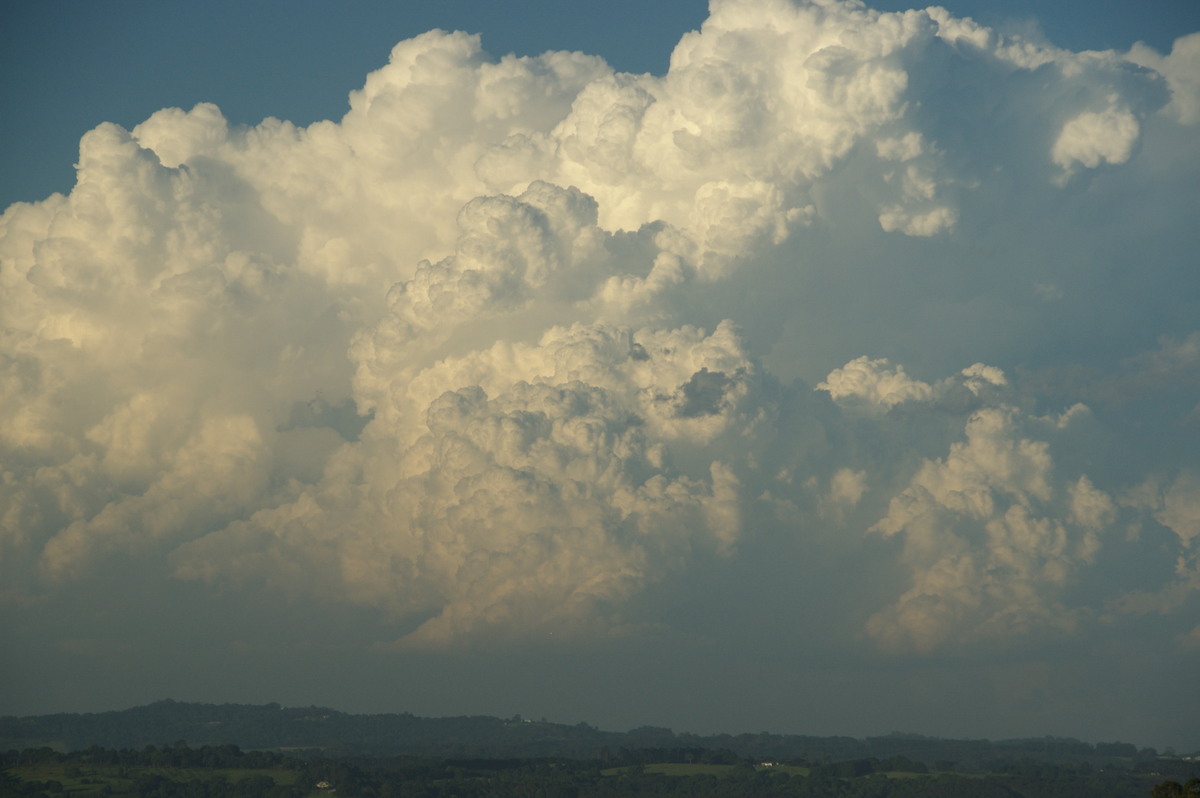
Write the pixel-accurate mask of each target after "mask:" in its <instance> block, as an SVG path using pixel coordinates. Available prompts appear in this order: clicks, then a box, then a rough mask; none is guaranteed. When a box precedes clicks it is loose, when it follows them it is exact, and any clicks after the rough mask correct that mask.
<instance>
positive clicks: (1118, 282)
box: [0, 0, 1200, 655]
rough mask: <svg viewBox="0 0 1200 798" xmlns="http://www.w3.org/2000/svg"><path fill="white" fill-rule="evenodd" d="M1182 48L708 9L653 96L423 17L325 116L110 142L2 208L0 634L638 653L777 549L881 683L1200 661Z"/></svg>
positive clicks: (934, 20) (1196, 383)
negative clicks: (1153, 624)
mask: <svg viewBox="0 0 1200 798" xmlns="http://www.w3.org/2000/svg"><path fill="white" fill-rule="evenodd" d="M1198 53H1200V34H1195V35H1192V36H1188V37H1184V38H1181V39H1179V40H1178V42H1176V44H1175V47H1174V49H1173V50H1172V52H1171V53H1169V54H1163V53H1158V52H1155V51H1154V50H1152V49H1150V48H1147V47H1145V46H1140V45H1139V46H1138V47H1135V48H1134V49H1133V50H1132V51H1130V52H1129V53H1117V52H1085V53H1074V52H1068V51H1064V50H1058V49H1053V48H1052V47H1049V46H1042V45H1036V44H1033V43H1030V42H1027V41H1022V40H1019V39H1012V38H1005V37H1003V36H1001V35H999V34H997V33H996V32H994V31H991V30H988V29H986V28H982V27H980V26H978V25H976V24H974V23H973V22H972V21H970V20H968V19H957V18H955V17H953V16H951V15H950V14H949V13H947V12H946V11H945V10H943V9H940V8H936V7H935V8H929V9H926V10H921V11H917V10H914V11H907V12H904V13H880V12H876V11H873V10H871V9H869V8H867V7H865V6H863V5H861V4H860V3H857V2H852V1H849V2H841V1H839V0H814V1H813V2H792V1H791V0H714V2H713V4H712V9H711V15H710V17H709V19H708V21H707V22H706V23H705V24H704V26H703V28H702V29H701V30H699V31H696V32H693V33H689V34H688V35H686V36H684V37H683V39H682V40H681V41H680V42H679V45H678V46H677V48H676V49H675V51H674V54H673V56H672V59H671V66H670V70H669V71H668V73H667V74H666V75H664V76H661V77H659V76H652V75H629V74H621V73H614V72H613V71H612V70H611V69H610V68H609V67H608V66H607V65H606V64H605V63H604V62H603V61H602V60H601V59H598V58H595V57H591V56H586V55H582V54H578V53H563V52H550V53H546V54H544V55H542V56H539V57H537V58H517V57H512V56H509V57H504V58H500V59H499V60H497V59H494V58H492V57H491V56H489V55H487V54H486V53H485V52H483V51H482V49H481V45H480V41H479V39H478V38H477V37H475V36H471V35H467V34H465V33H445V32H442V31H432V32H429V33H427V34H424V35H422V36H419V37H417V38H415V39H411V40H408V41H404V42H401V43H400V44H398V45H396V47H395V48H394V49H393V51H392V53H391V57H390V59H389V61H388V63H387V65H386V66H384V67H382V68H380V69H379V70H378V71H376V72H374V73H372V74H370V75H368V76H367V78H366V82H365V84H364V85H363V87H362V88H361V89H359V90H357V91H354V92H352V93H351V95H350V110H349V112H348V113H347V114H346V115H345V117H344V118H343V119H342V120H341V121H340V122H319V123H317V124H314V125H312V126H310V127H308V128H303V129H301V128H296V127H294V126H293V125H291V124H289V123H287V122H281V121H278V120H275V119H267V120H265V121H263V122H262V123H261V124H259V125H257V126H254V127H250V128H230V126H229V125H228V124H227V123H226V121H225V120H224V118H223V117H222V115H221V112H220V111H219V110H218V109H217V108H216V107H214V106H212V105H198V106H196V107H195V108H193V109H191V110H190V111H184V110H180V109H165V110H162V111H160V112H158V113H156V114H154V115H153V116H152V117H151V118H150V119H148V120H146V121H145V122H143V123H142V124H140V125H138V126H136V127H135V128H134V129H133V130H132V131H126V130H123V129H121V128H119V127H117V126H115V125H112V124H102V125H100V126H99V127H97V128H96V129H95V130H93V131H91V132H90V133H88V134H87V135H86V136H85V137H84V138H83V140H82V142H81V144H80V155H79V164H78V182H77V184H76V186H75V188H74V190H73V191H72V192H71V193H70V194H69V195H68V196H61V195H54V196H52V197H50V198H48V199H46V200H44V201H41V202H36V203H28V204H26V203H19V204H16V205H13V206H12V207H10V208H8V209H7V211H5V213H4V215H3V217H2V219H0V283H2V287H0V292H2V298H0V303H2V304H0V313H2V317H0V358H2V360H0V362H2V363H3V368H2V369H0V463H2V471H0V508H2V513H0V572H2V579H3V588H2V591H3V593H2V597H0V600H2V601H4V602H6V603H8V604H9V605H12V606H16V605H18V604H24V603H25V602H28V601H32V600H36V599H37V598H38V597H41V596H47V595H53V594H55V593H58V592H69V591H71V590H73V589H74V587H73V586H74V585H78V584H81V583H82V582H84V581H86V580H89V579H95V578H100V577H99V576H97V575H99V574H105V573H112V569H113V568H114V567H117V568H118V569H119V567H121V564H122V563H127V564H128V567H138V568H150V569H158V570H160V571H163V572H165V573H169V574H170V575H171V576H172V578H175V579H179V580H187V581H191V580H199V581H200V582H201V583H204V584H211V585H212V589H213V590H220V589H224V587H225V586H234V587H237V589H245V590H250V591H267V592H268V593H280V594H283V595H287V596H301V595H302V596H305V597H308V598H314V597H315V600H318V601H322V602H334V603H347V604H351V605H360V606H362V607H366V608H369V609H370V610H373V611H378V612H380V613H382V615H383V617H385V618H386V619H387V621H386V623H387V629H386V631H385V632H382V633H381V637H383V638H386V639H388V640H391V641H398V643H399V645H401V646H423V647H446V646H451V647H454V646H460V645H472V644H477V643H481V642H484V641H492V642H493V643H494V642H496V641H500V640H504V639H507V638H512V637H516V638H518V639H523V638H526V637H528V636H530V635H534V634H541V633H544V632H557V633H558V634H560V635H562V636H564V637H567V638H570V637H571V636H572V635H581V634H587V635H630V634H633V635H636V634H639V633H640V632H639V630H644V629H647V628H651V627H654V626H657V625H661V624H663V623H666V620H665V619H664V618H663V617H661V616H659V615H658V614H656V613H655V611H654V609H653V608H652V607H649V606H647V604H646V603H645V602H642V601H639V596H642V595H643V594H644V593H645V591H646V590H647V589H648V588H649V587H650V586H652V585H662V584H667V583H672V582H678V583H679V584H680V585H687V584H689V583H688V581H687V579H686V578H685V576H686V574H688V573H689V572H690V571H691V570H693V569H715V570H716V571H718V572H719V571H720V570H721V569H722V568H726V567H734V564H736V563H737V561H738V560H739V558H743V557H751V556H753V555H752V554H750V553H748V552H751V551H761V550H763V548H764V547H766V548H770V549H771V550H772V551H773V552H774V556H778V557H784V558H788V557H793V556H794V557H795V562H794V568H793V572H792V577H793V578H794V579H796V580H797V581H799V582H803V581H805V580H807V579H811V578H814V577H815V575H816V574H817V573H818V572H819V571H821V570H822V569H824V568H825V567H826V563H844V562H846V561H847V558H848V556H849V555H850V553H852V552H858V553H859V555H861V556H862V558H863V567H864V568H865V569H871V570H872V573H873V574H874V575H875V576H876V577H878V578H872V579H870V580H865V581H864V580H857V579H854V580H851V579H847V580H844V581H842V582H841V583H840V585H838V586H836V587H831V589H832V590H834V591H836V590H838V589H841V590H844V591H846V593H847V595H846V596H838V595H833V596H831V597H830V601H829V603H828V604H827V605H825V606H823V607H820V608H818V607H809V608H807V610H806V611H807V612H809V613H828V615H829V618H830V622H831V623H838V624H841V625H844V626H846V627H848V628H852V629H854V630H856V632H857V634H858V636H859V643H858V644H856V645H860V644H865V645H866V647H867V648H869V649H875V650H879V651H884V652H908V653H912V654H915V655H928V654H929V653H931V652H934V651H941V650H968V651H969V650H974V649H976V648H979V647H984V648H986V647H988V646H995V645H1015V646H1021V645H1033V644H1034V643H1036V642H1037V641H1039V640H1043V639H1045V638H1046V637H1047V636H1058V637H1061V636H1084V637H1086V636H1088V635H1099V634H1103V633H1105V632H1104V630H1106V629H1112V628H1114V627H1120V626H1121V625H1122V624H1130V623H1133V622H1134V621H1135V620H1136V619H1138V618H1140V617H1144V616H1146V615H1148V614H1151V613H1154V614H1156V615H1160V616H1162V617H1163V618H1164V619H1166V620H1165V621H1164V623H1165V624H1166V626H1167V627H1169V629H1170V635H1174V636H1173V637H1171V641H1172V642H1171V645H1178V646H1180V647H1181V650H1185V651H1186V650H1188V647H1191V650H1193V651H1194V650H1195V648H1196V647H1197V646H1198V645H1200V627H1194V621H1195V617H1194V613H1195V611H1196V609H1197V607H1198V606H1200V604H1198V602H1200V599H1198V598H1197V591H1198V590H1200V463H1198V461H1197V460H1196V452H1197V451H1200V447H1198V446H1197V444H1198V443H1200V440H1198V438H1197V424H1198V423H1200V406H1198V405H1197V404H1196V401H1197V388H1198V387H1200V356H1198V355H1197V352H1198V351H1200V329H1198V328H1197V324H1196V319H1197V318H1200V314H1198V313H1197V311H1198V310H1200V308H1198V303H1197V299H1198V298H1200V272H1198V271H1197V270H1196V268H1195V267H1196V260H1195V258H1196V252H1197V251H1200V239H1198V237H1197V235H1198V234H1197V230H1198V227H1197V225H1196V219H1195V210H1196V207H1197V205H1198V200H1200V196H1197V195H1198V190H1197V186H1200V174H1198V172H1200V157H1198V156H1200V135H1198V129H1197V125H1198V124H1200V113H1198V112H1197V109H1198V108H1200V81H1197V79H1196V75H1197V63H1198V60H1197V59H1198V55H1197V54H1198ZM796 541H805V543H804V544H803V546H804V551H805V552H807V555H806V556H805V557H800V556H798V555H797V554H796V552H797V550H798V549H797V548H796V547H797V545H798V544H797V543H796ZM134 564H136V566H135V565H134ZM680 589H681V590H683V589H691V588H684V587H681V588H680ZM781 593H784V594H786V590H783V591H781ZM851 593H852V594H853V595H854V600H853V601H849V600H847V599H848V598H849V595H850V594H851ZM797 595H799V594H797ZM864 595H865V596H866V601H864V600H863V597H864ZM796 601H800V598H796ZM747 611H748V612H749V611H750V610H747ZM1189 618H1191V620H1188V619H1189Z"/></svg>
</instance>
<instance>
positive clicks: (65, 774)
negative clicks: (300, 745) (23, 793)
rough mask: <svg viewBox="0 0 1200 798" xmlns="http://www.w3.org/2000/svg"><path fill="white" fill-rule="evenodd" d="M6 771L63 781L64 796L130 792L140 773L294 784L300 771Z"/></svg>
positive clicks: (73, 767) (72, 767)
mask: <svg viewBox="0 0 1200 798" xmlns="http://www.w3.org/2000/svg"><path fill="white" fill-rule="evenodd" d="M9 772H10V773H12V774H13V775H14V776H16V777H17V778H19V779H21V780H22V781H41V782H50V781H56V782H58V783H59V784H61V785H62V793H61V794H62V795H63V796H78V798H84V797H85V796H90V795H104V794H116V795H120V794H124V793H128V792H130V790H131V788H132V787H133V783H134V782H135V781H136V780H137V779H138V777H139V776H162V777H163V778H165V779H168V780H170V781H174V782H188V781H210V780H213V779H224V780H225V781H228V782H229V783H231V784H237V783H238V782H240V781H244V780H245V779H249V778H259V777H262V776H269V777H270V778H271V780H272V781H274V782H275V783H276V784H280V785H291V784H296V783H297V780H298V779H299V778H300V774H299V772H297V771H295V770H288V769H286V768H263V769H251V768H211V769H210V768H171V767H143V766H132V765H130V766H125V765H79V764H70V763H43V764H38V765H18V766H15V767H11V768H9Z"/></svg>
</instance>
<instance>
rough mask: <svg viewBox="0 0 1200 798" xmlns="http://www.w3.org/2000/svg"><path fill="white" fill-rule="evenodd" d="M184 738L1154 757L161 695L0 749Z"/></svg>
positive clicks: (312, 745)
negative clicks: (607, 727)
mask: <svg viewBox="0 0 1200 798" xmlns="http://www.w3.org/2000/svg"><path fill="white" fill-rule="evenodd" d="M177 741H184V742H186V743H187V744H188V745H191V746H201V745H225V744H234V745H237V746H239V747H241V748H246V749H277V750H285V751H286V750H289V749H290V750H304V749H313V750H320V751H322V752H323V753H324V754H326V755H331V754H332V755H346V756H393V755H409V756H427V757H486V758H510V757H523V758H529V757H565V758H571V759H596V758H600V757H601V756H602V754H604V753H606V752H612V754H614V755H615V754H616V753H617V752H618V751H621V750H623V749H624V750H629V751H632V750H639V749H660V750H661V751H662V752H663V753H664V754H666V753H669V752H671V751H674V752H675V753H676V754H678V753H679V750H680V749H698V750H699V749H702V750H720V749H724V750H728V751H732V752H734V753H736V754H737V755H738V756H741V757H763V758H770V759H780V760H783V759H792V760H796V759H805V760H808V761H813V762H818V761H822V760H829V761H842V760H849V759H855V758H867V757H877V758H884V757H890V756H897V755H900V756H905V757H908V758H909V759H912V760H914V761H917V762H924V763H925V764H926V765H928V766H930V767H934V766H935V765H938V764H949V763H953V764H954V766H955V767H957V768H958V769H960V770H972V769H976V768H981V767H983V766H984V765H985V764H986V763H994V762H996V761H998V760H1008V761H1018V760H1023V759H1032V760H1037V761H1045V762H1054V763H1059V764H1063V763H1083V762H1087V763H1090V764H1091V765H1093V766H1099V767H1105V766H1117V767H1122V768H1125V769H1128V768H1131V767H1133V766H1135V765H1136V764H1138V763H1146V762H1149V761H1153V760H1155V759H1156V758H1157V757H1158V753H1157V752H1156V751H1155V750H1154V749H1152V748H1143V749H1140V750H1139V749H1138V748H1137V747H1136V746H1134V745H1133V744H1131V743H1097V744H1095V745H1093V744H1090V743H1085V742H1081V741H1079V740H1074V739H1064V738H1051V737H1046V738H1039V739H1024V740H1003V741H997V742H992V741H988V740H944V739H938V738H932V737H925V736H922V735H915V734H899V733H893V734H890V735H887V736H884V737H868V738H866V739H862V740H859V739H855V738H851V737H813V736H805V735H792V734H768V733H765V732H763V733H758V734H737V735H730V734H715V735H695V734H686V733H681V734H677V733H675V732H673V731H672V730H671V729H667V728H659V727H651V726H644V727H641V728H638V729H634V730H632V731H628V732H608V731H601V730H599V729H597V728H595V727H593V726H590V725H588V724H587V723H579V724H576V725H573V726H572V725H567V724H562V723H548V722H545V721H530V720H524V719H522V718H521V717H520V716H516V717H513V718H509V719H502V718H495V717H488V716H462V717H447V718H423V717H417V716H414V715H411V714H409V713H389V714H366V715H353V714H348V713H345V712H340V711H338V710H335V709H329V708H326V707H281V706H280V705H279V704H274V703H272V704H265V705H251V704H196V703H185V702H179V701H171V700H164V701H157V702H155V703H153V704H148V705H146V706H140V707H134V708H132V709H126V710H119V711H112V712H99V713H86V714H56V715H37V716H27V717H2V718H0V749H3V750H10V749H25V748H37V747H42V746H48V747H51V748H55V749H58V750H62V751H72V750H81V749H84V748H88V747H91V746H99V747H102V748H114V749H120V748H132V749H141V748H144V747H146V746H148V745H163V744H173V743H175V742H177Z"/></svg>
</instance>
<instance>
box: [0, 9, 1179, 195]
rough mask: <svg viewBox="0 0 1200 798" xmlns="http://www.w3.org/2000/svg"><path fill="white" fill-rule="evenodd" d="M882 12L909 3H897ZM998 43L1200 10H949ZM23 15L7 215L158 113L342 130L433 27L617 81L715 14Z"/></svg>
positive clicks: (2, 183)
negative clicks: (587, 65) (104, 132)
mask: <svg viewBox="0 0 1200 798" xmlns="http://www.w3.org/2000/svg"><path fill="white" fill-rule="evenodd" d="M874 7H876V8H879V9H881V10H889V11H893V10H904V9H906V8H910V7H912V6H911V5H910V4H906V3H902V2H895V0H887V1H886V2H881V3H876V4H875V5H874ZM946 7H947V8H949V9H950V10H951V11H953V12H954V13H955V14H957V15H959V16H969V17H972V18H974V19H975V20H977V21H979V22H981V23H983V24H985V25H989V26H993V27H998V28H1000V29H1012V30H1024V31H1026V32H1032V31H1034V30H1037V29H1038V28H1040V30H1041V31H1042V32H1044V33H1045V35H1046V36H1047V37H1048V38H1049V39H1050V40H1051V41H1053V42H1055V43H1056V44H1058V45H1059V46H1062V47H1068V48H1071V49H1074V50H1082V49H1108V48H1113V49H1126V48H1128V47H1129V46H1130V45H1132V44H1133V43H1134V42H1135V41H1144V42H1146V43H1148V44H1151V45H1153V46H1154V47H1157V48H1158V49H1160V50H1166V49H1169V47H1170V45H1171V42H1173V41H1174V39H1175V37H1177V36H1179V35H1180V34H1183V33H1189V32H1191V31H1193V30H1196V29H1197V28H1200V4H1197V3H1195V2H1194V1H1193V0H1152V1H1151V2H1146V3H1140V4H1138V6H1137V7H1136V8H1134V7H1131V6H1130V4H1129V3H1127V2H1122V0H1104V1H1103V2H1087V3H1085V2H1079V0H1069V1H1068V0H1054V2H1029V1H1028V0H1008V1H1007V2H1003V3H994V2H979V0H964V1H963V2H956V3H947V4H946ZM332 9H333V7H332V6H331V5H330V4H329V3H326V2H319V1H314V0H302V1H301V2H298V3H297V2H287V3H281V2H270V1H264V2H256V3H239V2H227V1H226V0H219V2H213V3H204V4H199V5H198V4H196V3H187V2H145V1H144V0H130V2H123V3H110V2H102V3H80V2H64V0H49V2H44V3H16V4H12V5H10V6H8V7H7V8H6V9H5V11H4V12H3V15H4V23H5V24H4V26H3V30H2V31H0V41H2V43H3V47H2V48H0V69H3V73H4V74H5V75H6V76H7V77H6V79H5V80H4V82H3V86H2V88H0V91H2V92H3V94H2V95H0V97H2V100H0V109H3V111H2V112H0V142H3V143H4V147H3V152H2V153H0V204H3V205H8V204H9V203H11V202H15V201H19V200H23V201H31V200H36V199H41V198H42V197H44V196H46V195H47V194H49V193H50V192H52V191H66V190H68V189H69V188H70V186H71V184H72V182H73V180H74V176H73V173H72V171H71V164H72V163H74V157H75V155H76V154H77V151H78V145H79V137H80V136H82V135H83V133H85V132H86V131H88V130H90V129H91V128H93V127H95V126H96V125H97V124H99V123H100V122H104V121H112V122H117V123H118V124H122V125H128V126H132V125H135V124H137V123H138V122H140V121H141V120H143V119H145V118H146V117H147V116H149V115H150V114H152V113H153V112H154V111H157V110H158V109H159V108H164V107H169V106H177V107H181V108H190V107H191V106H192V105H195V104H196V103H198V102H213V103H216V104H217V105H218V106H220V107H221V109H222V111H223V112H224V114H225V116H226V117H227V118H228V119H230V120H231V121H233V122H236V123H241V124H255V123H257V122H258V121H259V120H261V119H262V118H264V117H266V116H275V117H278V118H280V119H288V120H291V121H293V122H295V123H297V124H308V123H310V122H314V121H316V120H318V119H337V118H339V117H340V116H341V114H342V113H344V112H345V110H346V94H347V92H348V91H349V89H350V88H352V87H354V88H356V87H357V85H358V81H359V80H360V79H361V78H362V76H363V75H365V74H366V72H368V71H369V70H371V69H374V68H376V67H378V66H379V65H380V64H381V63H382V62H383V60H384V59H385V58H386V55H387V52H388V50H389V49H390V48H391V46H392V45H393V44H395V43H396V42H397V41H399V40H400V39H403V38H407V37H409V36H413V35H416V34H418V33H421V32H423V31H425V30H429V29H431V28H444V29H447V30H465V31H468V32H470V33H481V34H482V35H483V43H484V47H485V48H486V49H487V50H488V52H490V53H492V54H493V55H495V56H500V55H504V54H505V53H510V52H513V53H518V54H521V55H537V54H539V53H542V52H544V51H546V50H581V51H583V52H587V53H594V54H596V55H600V56H603V57H604V58H605V59H607V60H608V61H609V63H610V64H612V66H613V68H615V69H619V70H624V71H629V72H653V73H656V74H661V73H662V72H664V71H665V70H666V68H667V60H668V58H669V56H670V51H671V48H672V47H673V46H674V44H675V42H676V41H677V40H678V38H679V36H680V35H681V34H683V33H684V32H686V31H688V30H692V29H694V28H697V27H698V26H699V25H700V23H701V22H703V21H704V18H705V16H706V15H707V3H706V2H704V1H703V0H672V2H660V3H635V2H629V0H609V1H607V2H596V0H582V1H581V2H579V3H574V4H572V7H571V11H570V12H569V13H565V12H564V9H563V6H562V4H561V3H555V2H548V1H547V0H521V1H520V2H507V3H491V2H479V0H447V2H439V3H413V2H394V3H392V2H377V1H376V2H368V1H367V0H352V2H347V3H340V4H338V5H337V7H336V13H334V11H333V10H332Z"/></svg>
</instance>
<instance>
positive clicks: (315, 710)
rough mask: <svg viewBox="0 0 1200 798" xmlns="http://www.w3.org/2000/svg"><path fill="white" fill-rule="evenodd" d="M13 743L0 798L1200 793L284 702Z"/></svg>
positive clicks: (90, 727) (1185, 784)
mask: <svg viewBox="0 0 1200 798" xmlns="http://www.w3.org/2000/svg"><path fill="white" fill-rule="evenodd" d="M152 741H156V742H152ZM0 750H7V753H3V754H0V760H2V761H0V766H2V767H3V771H2V773H0V798H8V797H9V796H12V797H13V798H16V797H17V796H22V797H25V798H68V796H69V797H70V798H93V797H94V798H101V796H113V795H124V796H131V797H133V798H321V797H322V796H333V795H335V794H336V796H337V798H401V796H422V798H436V797H440V796H547V797H549V798H553V797H556V796H572V798H584V797H585V796H601V795H643V796H658V795H688V796H704V795H713V796H732V797H735V798H736V796H792V795H795V796H814V797H829V798H834V797H835V796H836V797H838V798H841V797H842V796H846V797H850V796H854V797H862V798H866V797H868V796H870V797H872V798H875V797H878V798H883V797H884V796H889V797H896V798H902V797H903V796H929V797H932V798H936V797H937V796H963V797H965V798H970V797H971V796H1008V797H1009V798H1011V797H1013V796H1023V797H1025V798H1034V797H1035V796H1038V797H1040V796H1045V797H1046V798H1070V796H1093V797H1094V796H1114V797H1118V798H1123V797H1124V796H1130V797H1131V798H1132V797H1133V796H1138V797H1139V798H1144V797H1145V796H1155V798H1158V797H1160V796H1200V757H1197V756H1195V755H1176V753H1175V752H1174V751H1169V750H1168V751H1166V752H1161V753H1160V752H1158V751H1156V750H1154V749H1152V748H1142V749H1139V748H1138V747H1137V746H1135V745H1134V744H1132V743H1122V742H1113V743H1096V744H1090V743H1085V742H1081V741H1078V740H1072V739H1063V738H1049V737H1047V738H1041V739H1024V740H1004V741H996V742H993V741H988V740H943V739H938V738H931V737H924V736H919V735H908V734H901V733H893V734H890V735H887V736H885V737H869V738H866V739H862V740H859V739H854V738H849V737H812V736H801V735H780V734H767V733H759V734H740V735H728V734H721V735H707V736H699V735H692V734H676V733H675V732H673V731H671V730H670V729H665V728H658V727H642V728H639V729H634V730H632V731H629V732H606V731H601V730H599V729H596V728H594V727H592V726H590V725H588V724H586V723H580V724H577V725H573V726H572V725H566V724H559V723H550V722H547V721H545V720H541V721H534V720H530V719H525V718H522V717H520V716H514V717H512V718H508V719H501V718H493V717H483V716H475V717H457V718H419V717H415V716H413V715H409V714H379V715H350V714H346V713H342V712H338V711H336V710H332V709H326V708H319V707H307V708H284V707H280V706H279V705H278V704H268V705H264V706H249V705H230V704H226V705H210V704H188V703H178V702H174V701H160V702H157V703H154V704H151V705H148V706H144V707H137V708H134V709H129V710H124V711H120V712H104V713H94V714H58V715H44V716H35V717H20V718H17V717H7V718H0Z"/></svg>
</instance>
